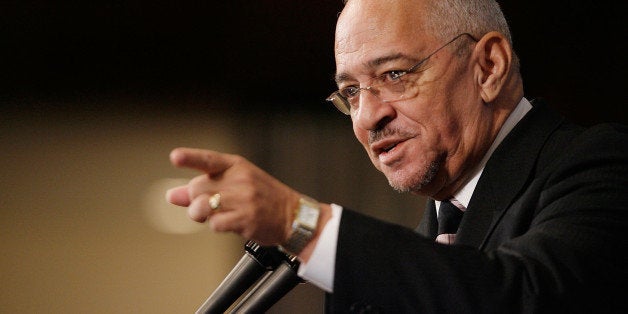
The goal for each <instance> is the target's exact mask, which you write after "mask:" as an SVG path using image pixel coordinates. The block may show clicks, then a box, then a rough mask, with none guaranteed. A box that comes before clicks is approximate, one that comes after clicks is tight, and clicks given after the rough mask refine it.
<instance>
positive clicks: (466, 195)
mask: <svg viewBox="0 0 628 314" xmlns="http://www.w3.org/2000/svg"><path fill="white" fill-rule="evenodd" d="M530 109H532V105H531V104H530V102H529V101H528V100H527V99H526V98H525V97H524V98H522V99H521V101H520V102H519V104H518V105H517V107H516V108H515V110H513V112H512V113H510V115H509V116H508V119H506V122H504V125H503V126H502V128H501V129H500V130H499V133H497V137H495V141H493V144H492V145H491V147H490V148H489V149H488V151H487V152H486V154H485V155H484V157H483V158H482V160H481V161H480V163H479V164H478V166H477V167H476V169H475V170H474V174H473V175H472V177H471V179H469V181H468V182H467V183H465V185H464V186H463V187H462V188H461V189H460V190H459V191H458V192H456V193H454V198H455V199H456V200H457V201H458V202H460V204H462V206H464V207H465V208H466V207H468V206H469V202H470V201H471V196H472V195H473V191H474V190H475V187H476V185H477V184H478V180H479V179H480V176H481V175H482V171H483V170H484V166H485V165H486V162H487V161H488V159H489V158H490V157H491V155H492V154H493V152H494V151H495V149H496V148H497V146H499V144H500V143H501V142H502V141H503V140H504V138H505V137H506V135H508V133H510V131H511V130H512V129H513V128H514V127H515V125H517V123H518V122H519V121H520V120H521V119H522V118H523V117H524V116H525V115H526V113H528V111H530ZM439 206H440V202H436V208H437V212H438V207H439ZM331 209H332V215H331V219H330V220H329V221H328V222H327V224H326V225H325V227H324V228H323V231H322V232H321V236H320V238H319V240H318V243H317V244H316V247H315V248H314V252H312V256H311V257H310V260H309V261H308V262H307V263H301V266H300V267H299V271H298V275H299V276H300V277H301V278H303V279H305V280H307V281H309V282H311V283H312V284H314V285H316V286H317V287H319V288H321V289H323V290H324V291H326V292H330V293H331V292H333V291H334V270H335V267H336V246H337V243H338V231H339V227H340V217H341V216H342V207H341V206H339V205H336V204H331Z"/></svg>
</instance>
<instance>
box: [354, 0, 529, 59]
mask: <svg viewBox="0 0 628 314" xmlns="http://www.w3.org/2000/svg"><path fill="white" fill-rule="evenodd" d="M348 1H349V0H343V3H344V4H346V3H347V2H348ZM354 1H355V0H354ZM425 2H426V8H427V12H426V16H425V17H426V20H425V27H426V29H427V31H428V32H429V33H430V34H432V35H433V36H434V37H435V38H436V39H438V40H440V41H442V42H446V41H448V40H451V39H452V38H454V37H455V36H457V35H459V34H462V33H469V34H471V35H473V37H475V38H476V39H479V38H481V37H482V36H484V35H485V34H486V33H488V32H491V31H497V32H499V33H501V34H503V35H504V36H505V37H506V39H507V40H508V43H509V44H510V46H511V47H512V46H513V42H512V36H511V34H510V29H509V27H508V22H506V17H505V16H504V13H503V12H502V10H501V8H500V6H499V4H498V3H497V1H495V0H425ZM454 47H456V48H454ZM460 47H461V44H458V45H454V46H453V47H452V48H453V50H459V48H460ZM513 62H514V67H515V68H516V69H518V68H519V59H518V57H517V55H516V53H514V51H513Z"/></svg>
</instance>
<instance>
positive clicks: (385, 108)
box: [352, 88, 396, 131]
mask: <svg viewBox="0 0 628 314" xmlns="http://www.w3.org/2000/svg"><path fill="white" fill-rule="evenodd" d="M376 93H377V92H376V91H374V90H372V89H370V88H365V89H364V90H362V92H361V93H360V96H359V97H360V98H359V100H358V101H359V102H360V104H359V106H358V108H357V109H356V110H355V111H354V113H353V115H352V119H353V124H354V125H355V126H357V127H359V128H361V129H363V130H369V131H370V130H377V129H380V128H382V127H383V126H385V125H386V124H387V123H388V122H389V121H391V120H392V119H394V117H395V115H396V111H395V108H394V107H393V106H392V103H390V102H386V101H382V100H381V99H379V97H377V95H376Z"/></svg>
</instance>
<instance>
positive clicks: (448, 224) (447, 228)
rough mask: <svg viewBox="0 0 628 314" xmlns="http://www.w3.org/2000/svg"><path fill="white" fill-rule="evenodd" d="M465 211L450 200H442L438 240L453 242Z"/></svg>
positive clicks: (447, 242) (439, 212)
mask: <svg viewBox="0 0 628 314" xmlns="http://www.w3.org/2000/svg"><path fill="white" fill-rule="evenodd" d="M463 213H464V212H463V211H462V210H460V208H458V207H456V205H454V204H452V203H451V202H450V201H442V202H441V203H440V207H439V208H438V236H437V237H436V242H440V243H445V244H452V243H453V242H454V240H455V236H456V232H457V231H458V225H460V220H462V214H463Z"/></svg>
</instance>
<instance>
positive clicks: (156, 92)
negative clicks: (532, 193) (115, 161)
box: [0, 0, 627, 124]
mask: <svg viewBox="0 0 628 314" xmlns="http://www.w3.org/2000/svg"><path fill="white" fill-rule="evenodd" d="M500 3H501V4H502V7H503V9H504V11H505V13H506V16H507V18H508V20H509V22H510V23H511V29H512V33H513V37H514V41H515V50H516V51H517V52H518V54H519V56H520V58H521V60H522V72H523V76H524V84H525V89H526V94H527V96H528V97H530V98H534V97H539V96H541V97H544V98H547V99H549V100H550V101H551V104H552V105H553V106H554V107H555V108H557V109H558V110H560V111H562V112H563V113H565V114H567V115H568V116H569V117H571V118H573V119H574V120H577V121H578V122H581V123H585V124H590V123H594V122H599V121H619V122H624V123H625V122H627V115H626V113H625V110H624V108H623V107H624V105H625V104H626V96H625V90H624V89H625V88H626V84H625V78H624V77H625V76H624V73H625V72H626V61H625V60H626V50H625V49H624V47H625V39H626V28H625V19H624V18H625V17H624V16H623V12H624V11H623V10H620V9H619V3H621V1H615V2H613V3H616V4H611V3H604V2H602V1H582V0H580V1H500ZM341 8H342V4H341V1H340V0H324V1H302V0H273V1H270V0H261V1H139V0H128V1H108V2H102V1H84V0H82V1H63V2H56V1H3V2H1V3H0V42H1V43H2V44H1V45H2V49H1V50H2V51H1V52H0V57H1V59H0V65H1V68H0V73H1V74H0V78H1V79H2V82H1V87H0V100H1V101H2V105H3V106H4V107H5V108H11V109H12V110H24V111H30V110H33V109H37V110H58V111H68V112H74V111H77V110H79V111H80V110H93V111H113V110H137V111H139V112H170V111H189V112H194V111H203V112H206V111H210V110H214V109H216V108H221V109H223V107H229V108H236V109H238V110H246V111H252V112H256V111H260V112H269V111H270V112H277V111H301V110H305V111H313V112H318V111H324V112H327V111H329V110H331V107H330V105H328V104H326V103H325V102H324V100H323V99H324V98H325V96H327V95H328V94H329V93H330V92H331V91H332V90H333V89H334V87H335V86H334V84H333V81H332V79H331V75H332V74H333V72H334V62H333V34H334V26H335V19H336V16H337V13H338V12H339V11H340V10H341Z"/></svg>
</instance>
